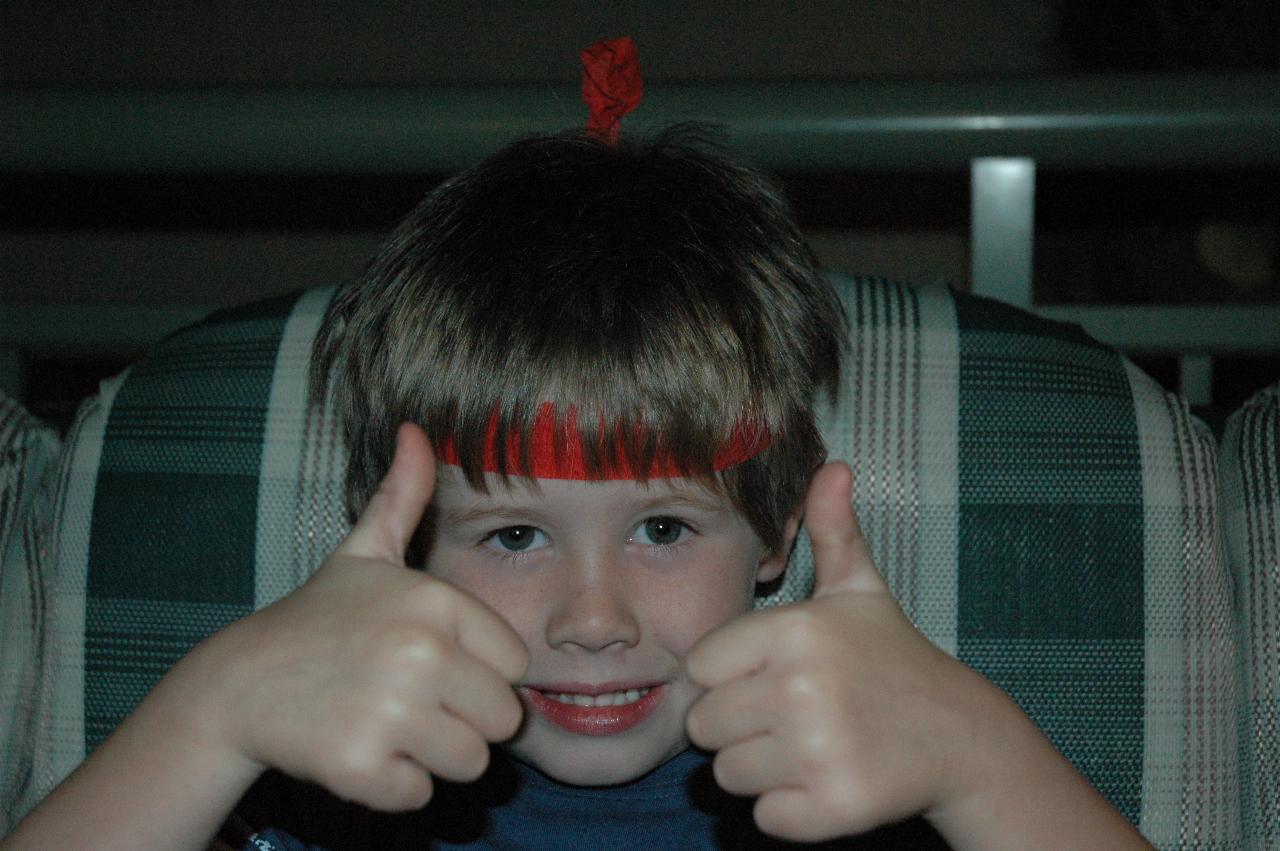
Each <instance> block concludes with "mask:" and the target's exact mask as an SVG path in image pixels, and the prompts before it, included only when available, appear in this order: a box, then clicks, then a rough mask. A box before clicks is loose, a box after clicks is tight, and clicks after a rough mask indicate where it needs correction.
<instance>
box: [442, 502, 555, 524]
mask: <svg viewBox="0 0 1280 851" xmlns="http://www.w3.org/2000/svg"><path fill="white" fill-rule="evenodd" d="M444 519H445V521H446V522H448V523H449V524H451V525H461V524H464V523H476V522H479V521H481V520H496V519H520V520H526V519H528V520H532V521H534V522H543V520H542V517H541V514H540V512H538V511H537V509H534V508H531V507H529V506H523V505H506V504H485V503H479V504H477V505H471V506H469V507H467V508H462V509H459V510H457V511H447V512H445V516H444Z"/></svg>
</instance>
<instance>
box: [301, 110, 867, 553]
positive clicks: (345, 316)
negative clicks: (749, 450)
mask: <svg viewBox="0 0 1280 851" xmlns="http://www.w3.org/2000/svg"><path fill="white" fill-rule="evenodd" d="M845 328H846V325H845V318H844V312H843V310H842V308H841V305H840V302H839V300H838V298H837V296H836V295H835V293H834V291H833V289H832V288H831V287H830V285H829V284H828V283H827V282H826V280H825V279H824V278H823V276H822V275H821V273H820V272H819V270H818V267H817V263H816V261H815V260H814V257H813V255H812V252H811V251H810V250H809V248H808V246H807V245H806V243H805V241H804V239H803V237H802V236H801V234H800V231H799V229H798V227H797V226H796V224H795V222H794V220H793V218H792V216H791V213H790V211H789V209H788V207H787V204H786V202H785V201H784V200H783V198H782V197H781V195H780V194H779V192H778V191H777V190H776V189H775V188H774V186H773V185H771V183H770V182H769V181H768V180H767V179H766V178H765V177H764V176H763V175H761V174H760V173H759V172H757V171H755V170H754V169H751V168H749V167H747V166H745V165H742V164H741V163H738V162H735V161H734V160H732V159H730V158H729V157H727V156H726V155H725V154H724V153H723V152H721V151H720V150H718V149H717V148H716V147H715V146H713V145H711V144H709V143H708V142H707V141H706V139H705V138H704V137H703V136H701V135H700V134H698V133H697V132H695V131H692V130H690V129H689V128H672V129H670V130H668V131H666V132H664V133H663V134H661V135H660V136H658V137H657V138H656V139H655V140H654V141H653V142H652V143H648V144H644V143H638V142H635V141H633V140H628V139H623V140H622V142H621V143H619V144H618V145H616V146H615V145H610V144H607V143H605V142H602V141H600V140H599V139H597V138H596V137H594V136H591V135H588V134H585V133H581V132H579V133H566V134H561V135H555V136H549V137H540V138H531V139H525V140H523V141H519V142H516V143H514V144H512V145H510V146H509V147H507V148H505V149H504V150H502V151H500V152H498V153H497V154H495V155H493V156H491V157H489V158H487V159H485V160H484V161H482V162H480V163H479V164H477V165H475V166H473V167H471V168H469V169H467V170H466V171H464V172H462V173H460V174H458V175H457V176H455V177H453V178H451V179H449V180H447V181H445V182H444V183H443V184H441V185H440V186H439V187H437V188H436V189H435V190H433V191H432V192H431V193H429V194H428V195H427V197H426V198H425V199H424V200H423V201H422V203H421V204H419V205H418V207H417V209H415V210H414V211H413V212H412V213H411V214H410V215H409V216H408V217H407V218H406V219H405V220H404V221H403V222H402V223H401V224H400V225H399V226H398V227H397V228H396V230H395V231H394V232H393V233H392V234H391V236H390V238H389V239H388V240H387V242H386V243H385V244H384V245H383V247H382V248H381V250H380V251H379V252H378V254H377V255H376V256H375V257H374V259H373V260H372V261H371V263H370V265H369V267H368V269H367V271H366V273H365V274H364V276H363V278H362V280H360V281H358V282H356V283H354V284H353V285H349V286H347V287H345V288H344V289H342V290H341V291H340V292H339V293H338V295H337V296H336V297H335V299H334V302H333V304H332V305H331V306H330V308H329V311H328V313H327V314H326V316H325V318H324V321H323V324H322V326H321V329H320V333H319V336H318V338H317V340H316V344H315V357H314V358H313V361H312V363H313V366H312V392H313V396H314V397H315V398H320V395H323V394H324V393H325V392H328V393H330V394H332V396H333V399H332V401H333V404H334V406H335V409H336V410H337V411H338V412H339V415H340V416H341V418H342V424H343V429H344V435H345V438H346V441H347V445H348V448H349V451H350V462H349V466H348V469H347V477H346V498H347V507H348V509H349V510H350V511H351V513H352V516H353V517H354V516H355V515H357V514H358V513H359V512H360V511H361V510H362V509H363V508H364V506H365V504H366V503H367V501H368V499H369V497H370V496H371V495H372V493H373V491H374V489H375V488H376V487H377V484H378V482H379V480H380V478H381V477H382V475H383V474H384V473H385V471H386V470H387V468H388V467H389V466H390V463H391V457H392V455H393V451H394V445H395V432H396V429H397V427H398V425H399V424H400V423H401V422H403V421H406V420H408V421H412V422H416V423H418V424H419V425H421V426H422V427H423V429H424V430H425V431H426V433H427V436H428V437H429V438H430V439H431V441H432V443H433V445H435V446H436V447H437V448H439V447H441V446H442V445H443V444H448V443H451V444H452V449H453V450H454V451H455V452H456V456H457V458H458V459H459V460H460V462H461V467H462V470H463V473H464V475H465V476H466V478H467V480H468V481H469V482H470V483H471V484H472V485H473V486H475V487H478V488H481V489H483V488H484V487H485V484H484V470H483V468H482V463H481V459H482V458H484V455H485V447H486V442H487V441H492V440H493V438H494V431H493V430H494V429H495V428H496V440H497V443H496V445H497V446H508V445H509V444H508V441H514V442H515V443H516V444H518V449H519V448H520V447H523V451H524V453H526V454H524V455H520V456H517V457H523V458H527V457H529V456H528V455H527V453H528V446H529V437H530V432H531V431H532V429H533V427H534V422H535V418H536V417H537V416H538V414H539V412H540V411H544V410H546V409H547V408H546V406H547V405H548V403H549V404H550V405H551V406H554V408H553V410H554V411H555V414H556V417H557V422H558V423H559V425H560V427H564V426H565V424H566V423H568V424H570V427H573V428H576V429H577V431H578V434H579V437H580V439H581V443H582V446H583V447H585V449H584V452H585V453H586V456H587V457H586V465H587V467H588V469H589V470H590V471H591V472H592V473H593V474H601V475H602V477H603V474H604V473H605V472H606V471H607V470H608V469H610V468H611V467H615V462H616V461H617V459H619V458H620V459H622V464H623V466H624V467H625V468H629V469H631V470H641V471H644V470H650V469H653V468H652V467H651V463H653V462H654V461H655V459H657V458H659V457H662V458H667V459H674V461H675V463H676V464H677V465H678V467H679V469H680V470H681V472H683V473H685V474H687V475H689V476H694V477H705V478H706V480H707V482H708V483H709V484H710V485H711V486H713V487H717V488H721V489H723V491H724V492H725V493H727V494H728V495H729V497H730V499H731V501H732V502H733V504H734V505H735V506H736V507H737V509H738V510H739V511H741V512H742V514H743V516H744V517H745V518H746V519H747V520H748V522H749V523H750V524H751V526H752V528H753V529H754V530H755V531H756V532H757V533H758V534H759V536H760V538H761V539H762V541H763V542H764V543H765V544H766V545H767V546H769V547H771V548H774V549H776V548H778V547H779V546H781V544H782V542H783V538H784V529H785V527H786V521H787V518H788V516H789V515H790V514H791V513H792V512H793V511H794V510H795V509H796V507H797V506H798V505H799V503H800V501H801V500H802V499H803V497H804V493H805V490H806V489H807V487H808V482H809V480H810V478H811V476H812V474H813V472H814V470H815V469H816V468H817V466H818V465H820V464H821V463H822V461H823V459H824V457H825V450H824V447H823V445H822V440H821V437H820V436H819V434H818V430H817V426H816V423H815V414H814V408H815V404H816V401H817V397H818V393H819V391H826V392H827V393H828V394H829V396H830V397H831V398H834V396H835V393H836V392H837V388H838V386H839V376H840V359H841V355H842V352H843V348H844V343H845V334H846V330H845ZM331 371H332V374H331ZM735 429H736V430H737V432H735ZM744 430H745V431H746V432H747V433H748V434H751V435H767V439H768V446H767V448H765V449H764V450H763V451H761V452H759V453H758V454H756V455H755V456H754V457H752V458H751V459H750V460H747V461H745V462H743V463H739V464H736V465H734V466H730V467H728V468H727V469H724V470H722V471H719V472H717V471H716V470H715V465H714V459H715V457H716V453H717V450H720V449H722V448H723V447H724V445H725V444H726V442H727V441H730V440H731V438H732V437H733V435H734V434H735V433H736V434H738V435H741V433H742V432H743V431H744ZM500 455H501V453H500ZM498 461H499V466H498V472H499V473H501V474H502V475H503V478H504V480H506V478H507V476H508V475H510V474H515V475H519V474H520V473H521V472H522V471H523V470H524V469H526V468H525V467H523V466H521V465H520V464H519V463H517V464H515V465H514V468H513V465H511V464H510V463H509V462H508V463H505V464H504V462H503V458H502V457H499V459H498Z"/></svg>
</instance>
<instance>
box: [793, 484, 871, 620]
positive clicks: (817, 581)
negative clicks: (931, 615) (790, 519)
mask: <svg viewBox="0 0 1280 851" xmlns="http://www.w3.org/2000/svg"><path fill="white" fill-rule="evenodd" d="M852 490H853V471H852V470H850V469H849V467H848V465H846V464H844V463H842V462H834V463H830V464H824V465H823V466H822V468H821V469H819V470H818V472H817V473H816V474H815V475H814V477H813V482H812V483H811V484H810V485H809V494H808V496H807V497H806V498H805V504H804V525H805V528H806V529H807V530H808V531H809V542H810V544H811V545H812V547H813V565H814V573H815V578H814V589H813V596H814V597H821V596H823V595H824V594H830V593H833V592H835V591H859V592H863V593H876V594H888V593H889V586H888V585H886V584H885V581H884V579H883V578H881V576H880V572H879V571H877V570H876V566H875V562H874V561H873V560H872V558H871V550H870V549H868V548H867V541H866V539H865V538H864V537H863V536H862V527H861V526H859V525H858V518H857V515H855V514H854V512H853V504H852V503H853V499H852Z"/></svg>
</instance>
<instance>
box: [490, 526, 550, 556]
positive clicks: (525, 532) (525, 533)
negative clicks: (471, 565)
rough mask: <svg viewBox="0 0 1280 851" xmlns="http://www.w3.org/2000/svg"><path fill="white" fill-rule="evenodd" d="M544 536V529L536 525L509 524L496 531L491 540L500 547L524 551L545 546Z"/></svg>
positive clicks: (519, 551)
mask: <svg viewBox="0 0 1280 851" xmlns="http://www.w3.org/2000/svg"><path fill="white" fill-rule="evenodd" d="M543 537H544V536H543V534H542V531H541V530H540V529H538V528H537V527H536V526H508V527H506V528H505V529H499V530H498V531H496V532H494V533H493V534H492V535H490V536H489V540H491V541H493V542H494V543H496V544H497V545H498V548H499V549H503V550H506V551H507V552H512V553H522V552H525V551H526V550H531V549H536V548H539V547H541V546H543V544H544V543H545V542H544V541H543Z"/></svg>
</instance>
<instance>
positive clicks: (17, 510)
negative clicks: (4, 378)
mask: <svg viewBox="0 0 1280 851" xmlns="http://www.w3.org/2000/svg"><path fill="white" fill-rule="evenodd" d="M58 450H59V441H58V435H57V432H55V431H54V430H53V429H52V428H49V427H48V426H47V425H45V424H44V423H42V422H40V421H39V420H37V419H36V418H35V417H32V416H31V415H30V414H28V413H27V412H26V411H25V410H24V409H23V408H22V406H21V405H19V404H18V403H17V402H15V401H13V400H12V399H9V398H7V397H6V396H4V395H3V394H0V657H2V658H3V661H4V664H3V665H2V666H0V699H2V700H3V702H0V801H6V802H7V801H8V800H10V798H11V794H12V793H13V792H14V791H16V789H17V788H18V787H19V786H20V785H21V784H23V783H24V782H26V777H25V776H24V773H25V772H26V771H27V769H28V768H29V765H30V761H29V760H27V759H25V758H22V757H24V756H25V755H26V754H28V753H30V751H31V749H32V747H33V742H32V740H31V733H32V729H31V726H30V724H29V723H27V722H28V721H29V720H30V719H31V718H34V717H35V715H34V713H35V712H36V710H37V706H36V694H37V688H36V685H37V681H38V677H39V672H38V669H37V667H36V664H37V662H38V660H39V658H40V655H41V654H40V650H39V645H38V643H37V642H38V636H37V633H36V630H35V629H34V620H35V613H36V612H37V611H38V610H39V609H40V608H41V604H42V599H41V590H42V589H41V587H40V583H39V582H38V581H37V580H36V578H35V573H34V571H33V570H32V569H30V568H31V566H33V565H34V564H35V562H36V558H35V557H34V553H36V552H37V551H38V550H39V548H40V546H41V544H42V541H41V539H40V537H39V536H40V529H39V527H38V526H37V524H35V523H31V522H28V520H29V518H33V517H36V516H38V515H42V514H45V513H47V509H46V508H45V507H44V506H42V505H41V504H40V501H41V500H42V499H45V498H47V496H48V494H49V493H50V492H51V489H50V488H48V487H47V486H46V482H47V480H48V478H49V477H50V476H51V475H52V473H53V470H54V468H55V466H56V465H57V461H58ZM4 833H5V819H4V817H3V812H2V811H0V836H3V835H4Z"/></svg>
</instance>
